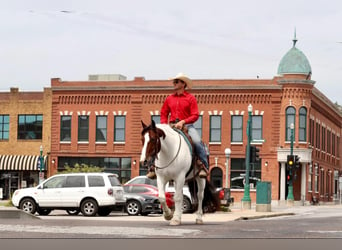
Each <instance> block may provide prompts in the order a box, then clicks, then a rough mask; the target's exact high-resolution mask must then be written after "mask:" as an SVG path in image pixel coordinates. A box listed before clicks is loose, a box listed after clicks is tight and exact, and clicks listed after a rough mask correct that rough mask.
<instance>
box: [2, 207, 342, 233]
mask: <svg viewBox="0 0 342 250" xmlns="http://www.w3.org/2000/svg"><path fill="white" fill-rule="evenodd" d="M287 211H288V212H291V211H292V212H293V215H283V216H276V217H266V218H258V219H255V218H254V219H253V218H250V219H249V218H246V219H245V220H227V219H224V218H226V217H228V216H229V214H228V215H224V214H214V215H207V217H204V221H205V224H204V225H196V224H195V223H194V221H195V215H194V214H188V215H185V217H184V218H185V219H184V221H183V222H182V225H181V226H177V227H173V226H169V224H168V222H167V221H165V220H164V219H163V218H162V216H161V215H149V216H128V215H126V214H121V213H112V214H110V215H109V216H106V217H84V216H82V215H79V216H69V215H67V214H66V212H64V211H58V212H53V214H52V215H49V216H39V217H38V218H39V219H30V220H20V219H1V220H0V238H7V239H11V238H19V239H28V238H39V239H44V238H45V239H59V238H63V239H75V238H78V239H89V238H93V239H103V238H106V239H123V238H124V239H125V238H126V239H127V238H129V239H145V238H151V239H170V238H178V239H180V238H182V239H194V238H197V239H288V238H292V239H306V238H311V239H317V238H321V239H322V238H323V239H330V238H333V239H336V238H337V239H342V226H341V225H342V209H341V206H307V207H296V208H289V209H287ZM220 216H221V217H220ZM224 216H225V217H224ZM206 219H207V220H206Z"/></svg>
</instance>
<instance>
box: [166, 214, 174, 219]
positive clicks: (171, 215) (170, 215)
mask: <svg viewBox="0 0 342 250" xmlns="http://www.w3.org/2000/svg"><path fill="white" fill-rule="evenodd" d="M172 218H173V214H169V215H166V214H164V219H165V220H171V219H172Z"/></svg>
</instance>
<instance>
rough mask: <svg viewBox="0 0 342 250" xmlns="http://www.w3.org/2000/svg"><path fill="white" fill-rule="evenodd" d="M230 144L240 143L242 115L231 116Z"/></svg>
mask: <svg viewBox="0 0 342 250" xmlns="http://www.w3.org/2000/svg"><path fill="white" fill-rule="evenodd" d="M231 128H232V136H231V138H232V142H242V128H243V123H242V115H233V116H232V126H231Z"/></svg>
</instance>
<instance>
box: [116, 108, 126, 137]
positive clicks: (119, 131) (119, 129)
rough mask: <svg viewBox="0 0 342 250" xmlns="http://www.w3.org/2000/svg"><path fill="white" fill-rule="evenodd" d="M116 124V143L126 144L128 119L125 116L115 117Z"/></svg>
mask: <svg viewBox="0 0 342 250" xmlns="http://www.w3.org/2000/svg"><path fill="white" fill-rule="evenodd" d="M114 122H115V123H114V142H124V141H125V126H126V124H125V123H126V117H125V116H123V115H118V116H115V119H114Z"/></svg>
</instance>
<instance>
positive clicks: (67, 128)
mask: <svg viewBox="0 0 342 250" xmlns="http://www.w3.org/2000/svg"><path fill="white" fill-rule="evenodd" d="M60 136H61V138H60V141H69V142H70V141H71V115H62V116H61V135H60Z"/></svg>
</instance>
